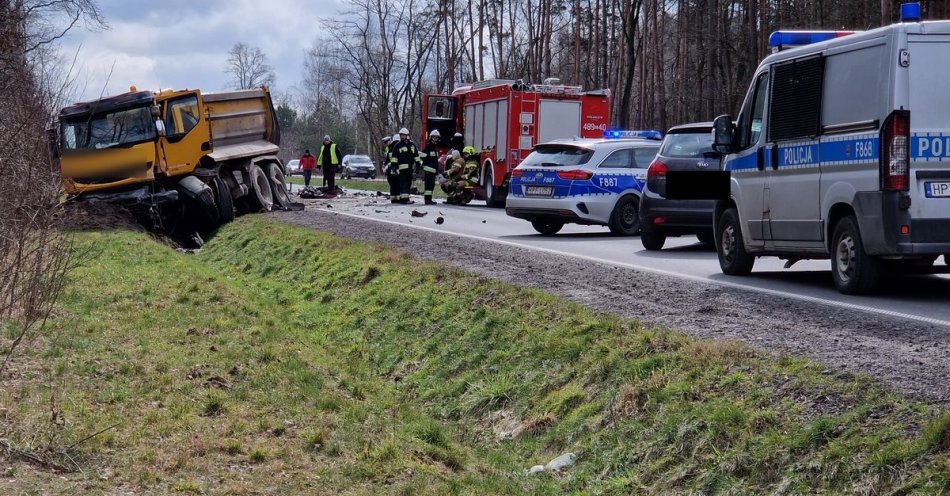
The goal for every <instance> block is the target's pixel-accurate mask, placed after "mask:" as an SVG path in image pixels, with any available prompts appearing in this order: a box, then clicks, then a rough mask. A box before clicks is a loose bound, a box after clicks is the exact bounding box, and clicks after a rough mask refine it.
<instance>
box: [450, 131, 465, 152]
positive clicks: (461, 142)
mask: <svg viewBox="0 0 950 496" xmlns="http://www.w3.org/2000/svg"><path fill="white" fill-rule="evenodd" d="M452 148H454V149H456V150H458V151H459V153H462V150H463V149H464V148H465V138H463V137H462V133H455V136H452Z"/></svg>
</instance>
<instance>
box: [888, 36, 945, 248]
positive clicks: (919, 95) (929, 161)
mask: <svg viewBox="0 0 950 496" xmlns="http://www.w3.org/2000/svg"><path fill="white" fill-rule="evenodd" d="M924 33H926V34H924ZM899 63H900V64H901V65H905V64H906V66H907V68H908V80H909V82H908V99H909V102H910V125H911V149H910V159H911V164H910V165H911V167H910V173H911V176H910V195H911V198H913V201H912V203H911V207H910V208H911V216H912V217H913V218H914V219H941V218H942V219H947V222H946V223H944V224H943V225H942V227H940V228H939V229H937V227H938V226H929V228H928V231H933V230H939V231H940V232H941V233H940V234H938V233H936V232H934V233H932V234H933V235H938V236H941V237H942V239H940V240H936V239H935V240H934V241H940V242H950V90H948V87H947V82H948V81H950V21H943V22H933V23H926V24H921V25H920V34H915V33H908V35H907V53H906V54H905V53H902V54H901V56H900V62H899Z"/></svg>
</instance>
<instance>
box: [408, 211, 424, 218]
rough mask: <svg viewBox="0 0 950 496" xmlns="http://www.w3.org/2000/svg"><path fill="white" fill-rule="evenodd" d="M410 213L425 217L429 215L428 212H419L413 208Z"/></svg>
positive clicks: (414, 215)
mask: <svg viewBox="0 0 950 496" xmlns="http://www.w3.org/2000/svg"><path fill="white" fill-rule="evenodd" d="M410 215H412V216H413V217H425V216H426V215H429V212H420V211H418V210H413V211H412V214H410Z"/></svg>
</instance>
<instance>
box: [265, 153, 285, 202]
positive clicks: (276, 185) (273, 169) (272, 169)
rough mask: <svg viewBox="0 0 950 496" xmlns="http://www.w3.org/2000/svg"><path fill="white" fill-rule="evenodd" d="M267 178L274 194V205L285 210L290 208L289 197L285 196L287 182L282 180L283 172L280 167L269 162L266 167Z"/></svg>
mask: <svg viewBox="0 0 950 496" xmlns="http://www.w3.org/2000/svg"><path fill="white" fill-rule="evenodd" d="M267 178H268V179H269V180H270V186H271V190H272V191H273V194H274V205H275V206H277V207H282V208H287V207H288V206H290V196H289V195H288V194H287V182H286V181H285V180H284V171H282V170H281V169H280V166H279V165H277V164H276V163H273V162H271V163H270V164H268V165H267Z"/></svg>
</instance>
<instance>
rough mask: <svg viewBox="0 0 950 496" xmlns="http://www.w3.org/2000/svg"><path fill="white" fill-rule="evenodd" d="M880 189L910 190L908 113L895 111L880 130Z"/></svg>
mask: <svg viewBox="0 0 950 496" xmlns="http://www.w3.org/2000/svg"><path fill="white" fill-rule="evenodd" d="M881 189H882V190H884V191H907V190H908V189H910V111H907V110H895V111H894V112H892V113H891V115H890V116H888V118H887V120H886V121H884V126H883V127H882V128H881Z"/></svg>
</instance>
